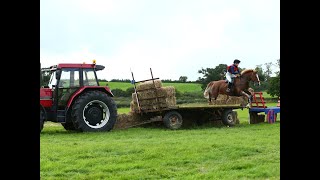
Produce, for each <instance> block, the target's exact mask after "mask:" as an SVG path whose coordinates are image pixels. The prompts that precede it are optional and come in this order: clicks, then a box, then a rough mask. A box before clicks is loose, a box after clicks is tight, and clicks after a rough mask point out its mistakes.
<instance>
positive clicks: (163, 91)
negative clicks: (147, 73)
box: [132, 86, 176, 101]
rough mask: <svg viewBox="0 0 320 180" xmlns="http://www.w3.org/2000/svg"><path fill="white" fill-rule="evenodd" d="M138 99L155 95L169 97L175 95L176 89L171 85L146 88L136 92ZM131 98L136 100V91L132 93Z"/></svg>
mask: <svg viewBox="0 0 320 180" xmlns="http://www.w3.org/2000/svg"><path fill="white" fill-rule="evenodd" d="M137 94H138V98H139V100H144V99H150V98H156V97H171V96H175V95H176V90H175V88H174V87H173V86H166V87H161V88H157V89H148V90H144V91H141V92H137ZM132 100H133V101H137V95H136V93H132Z"/></svg>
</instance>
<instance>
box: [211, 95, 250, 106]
mask: <svg viewBox="0 0 320 180" xmlns="http://www.w3.org/2000/svg"><path fill="white" fill-rule="evenodd" d="M214 103H215V104H217V105H224V104H241V105H245V104H246V103H248V98H247V97H245V98H243V97H242V96H240V97H237V96H229V99H228V96H227V95H224V94H219V95H218V97H217V99H216V101H215V102H214Z"/></svg>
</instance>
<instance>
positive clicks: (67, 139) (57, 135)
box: [40, 103, 280, 179]
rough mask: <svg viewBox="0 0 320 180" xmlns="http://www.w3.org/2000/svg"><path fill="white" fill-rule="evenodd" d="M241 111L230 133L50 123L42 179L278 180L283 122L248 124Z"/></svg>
mask: <svg viewBox="0 0 320 180" xmlns="http://www.w3.org/2000/svg"><path fill="white" fill-rule="evenodd" d="M267 105H268V106H269V107H271V106H275V105H276V103H273V104H270V103H269V104H267ZM128 110H129V109H127V108H119V110H118V112H119V113H121V112H123V113H125V112H128ZM237 111H238V116H239V119H240V124H239V125H237V126H235V127H232V128H228V127H225V126H223V127H214V126H213V127H208V126H199V127H195V128H194V129H179V130H176V131H172V130H168V129H165V128H130V129H126V130H112V131H110V132H101V133H75V132H67V131H65V130H64V129H63V127H62V126H61V125H59V124H55V123H46V124H45V127H44V129H43V132H42V133H41V134H40V148H41V149H40V176H41V179H280V133H279V132H280V120H279V119H280V116H278V119H277V122H276V123H274V124H268V123H260V124H248V110H247V109H244V110H241V109H238V110H237Z"/></svg>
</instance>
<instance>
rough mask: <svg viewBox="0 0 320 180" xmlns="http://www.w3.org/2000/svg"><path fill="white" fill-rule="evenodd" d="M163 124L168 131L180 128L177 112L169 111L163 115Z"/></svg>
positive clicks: (180, 123)
mask: <svg viewBox="0 0 320 180" xmlns="http://www.w3.org/2000/svg"><path fill="white" fill-rule="evenodd" d="M163 123H164V125H165V126H166V127H167V128H169V129H172V130H176V129H179V128H180V127H181V126H182V116H181V114H180V113H178V112H177V111H169V112H167V113H166V114H165V115H164V117H163Z"/></svg>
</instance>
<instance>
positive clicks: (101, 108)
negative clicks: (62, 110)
mask: <svg viewBox="0 0 320 180" xmlns="http://www.w3.org/2000/svg"><path fill="white" fill-rule="evenodd" d="M71 117H72V118H71V119H72V121H73V125H74V127H75V129H77V130H78V131H82V132H98V131H110V130H111V129H112V128H113V126H114V124H115V123H116V120H117V106H116V104H115V102H114V100H113V99H112V98H111V97H110V96H108V94H106V93H104V92H101V91H88V92H85V93H84V94H82V95H81V96H79V97H78V98H77V99H76V100H75V102H74V104H73V106H72V111H71Z"/></svg>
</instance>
